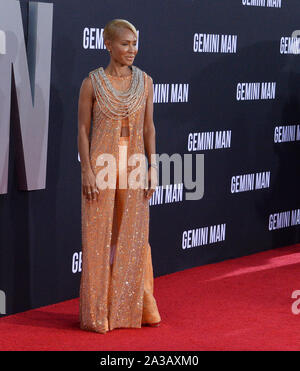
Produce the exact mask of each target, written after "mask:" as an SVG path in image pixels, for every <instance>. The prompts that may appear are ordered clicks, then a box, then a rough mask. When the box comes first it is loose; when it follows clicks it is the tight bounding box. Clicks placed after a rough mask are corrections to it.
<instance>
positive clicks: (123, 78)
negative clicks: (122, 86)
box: [101, 65, 134, 93]
mask: <svg viewBox="0 0 300 371" xmlns="http://www.w3.org/2000/svg"><path fill="white" fill-rule="evenodd" d="M129 68H130V69H131V71H132V73H131V75H128V76H113V75H110V74H109V73H106V72H105V71H104V68H103V67H101V70H102V73H103V74H104V76H105V77H106V78H107V80H108V81H109V83H110V85H111V86H112V88H113V89H114V90H115V91H117V92H118V93H126V92H127V91H129V90H130V88H131V87H132V83H133V68H134V66H133V65H132V66H130V67H129ZM110 76H111V77H112V78H113V79H114V78H115V79H120V80H125V79H128V78H129V77H130V78H131V81H130V85H129V87H128V89H127V90H119V89H116V88H115V87H114V86H113V85H112V83H111V81H110V78H109V77H110ZM110 90H111V89H110ZM112 93H113V91H112Z"/></svg>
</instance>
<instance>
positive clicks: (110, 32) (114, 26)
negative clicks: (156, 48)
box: [103, 18, 137, 41]
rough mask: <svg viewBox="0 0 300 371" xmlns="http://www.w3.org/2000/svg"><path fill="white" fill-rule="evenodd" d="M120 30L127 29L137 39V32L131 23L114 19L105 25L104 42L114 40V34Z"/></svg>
mask: <svg viewBox="0 0 300 371" xmlns="http://www.w3.org/2000/svg"><path fill="white" fill-rule="evenodd" d="M120 28H128V29H129V30H130V31H132V32H133V33H134V34H135V36H136V38H137V31H136V28H135V27H134V25H133V24H132V23H130V22H128V21H126V19H119V18H116V19H113V20H111V21H109V22H108V23H107V24H106V25H105V27H104V30H103V40H104V41H106V40H114V38H115V36H116V33H117V31H118V29H120Z"/></svg>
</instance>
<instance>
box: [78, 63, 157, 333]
mask: <svg viewBox="0 0 300 371" xmlns="http://www.w3.org/2000/svg"><path fill="white" fill-rule="evenodd" d="M132 67H133V68H135V69H136V71H135V72H136V75H137V76H138V77H139V82H138V83H139V88H140V89H139V91H140V93H139V96H138V97H136V99H135V103H134V102H129V103H132V104H131V105H130V108H128V107H129V105H128V106H126V107H125V108H124V110H123V112H127V115H126V114H125V115H124V114H122V117H120V116H119V115H118V114H115V115H114V114H113V113H112V112H111V111H109V114H106V113H107V112H108V110H109V107H108V106H105V107H104V101H105V100H104V99H101V94H99V91H100V93H101V91H102V92H103V91H104V90H105V91H106V92H107V94H110V97H111V99H114V98H115V99H116V101H117V97H114V94H113V92H112V89H111V87H110V86H109V84H107V82H106V79H108V80H109V82H110V84H111V86H113V88H114V89H116V90H118V91H120V92H123V91H127V90H129V89H130V87H132V83H133V77H132V76H133V73H132V74H131V75H129V76H125V77H118V76H112V75H109V74H105V72H104V70H103V68H102V67H99V68H97V69H95V70H93V71H91V72H90V73H89V77H90V78H91V80H92V83H93V88H94V92H95V96H96V99H95V100H94V103H93V111H92V121H93V123H92V133H91V141H90V162H91V167H92V169H93V171H94V173H95V175H96V174H97V172H98V171H99V170H101V169H103V167H105V166H106V165H105V166H99V165H98V164H97V158H99V156H101V154H104V153H109V154H111V155H113V156H114V158H115V159H116V164H118V162H119V155H120V154H119V148H120V144H123V145H124V141H123V138H122V136H121V135H122V134H121V129H122V127H123V128H124V127H126V126H127V127H128V129H127V130H128V134H129V135H128V136H129V138H128V141H126V143H127V145H126V148H127V151H126V155H127V156H128V158H129V157H130V156H131V155H133V154H143V155H145V149H144V139H143V128H144V118H145V108H146V99H147V95H148V78H147V74H146V72H144V71H142V70H140V69H139V68H138V67H136V66H132ZM103 74H105V75H103ZM99 84H101V86H100V87H99ZM141 87H142V89H141ZM99 88H101V89H99ZM127 108H128V109H127ZM120 138H122V139H120ZM120 156H121V155H120ZM123 160H124V159H123ZM134 168H136V165H135V166H131V165H128V166H127V169H126V171H127V177H129V173H130V171H132V170H133V169H134ZM116 178H117V177H116ZM116 192H118V189H112V188H105V189H100V190H99V195H98V201H97V200H93V201H88V200H87V199H86V197H85V196H84V195H83V192H82V190H81V230H82V272H81V281H80V296H79V299H80V300H79V319H80V328H81V329H83V330H88V331H94V332H98V333H106V332H107V331H109V330H113V329H114V328H124V327H127V328H128V327H133V328H140V327H141V326H142V324H147V323H156V322H159V321H160V320H161V317H160V314H159V311H158V308H157V303H156V300H155V298H154V295H153V267H152V258H151V246H150V244H149V242H148V238H149V200H148V199H147V198H146V197H145V195H144V189H142V188H137V189H133V188H131V187H127V188H126V190H125V191H123V190H122V195H123V196H122V197H123V198H122V205H123V206H122V210H121V209H119V210H118V211H119V212H120V210H121V212H122V218H121V224H120V227H119V230H118V235H114V233H115V232H114V228H113V221H114V215H115V213H114V211H116V210H115V209H114V208H117V209H118V207H120V205H118V201H117V199H118V198H117V197H116ZM114 225H115V224H114ZM112 241H116V245H115V249H114V253H113V262H112V264H110V263H111V258H112V256H111V252H112Z"/></svg>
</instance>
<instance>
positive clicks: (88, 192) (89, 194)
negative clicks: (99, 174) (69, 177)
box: [81, 169, 99, 201]
mask: <svg viewBox="0 0 300 371" xmlns="http://www.w3.org/2000/svg"><path fill="white" fill-rule="evenodd" d="M81 179H82V192H83V194H84V196H86V198H87V200H88V201H92V200H97V201H98V195H99V190H98V188H97V184H96V177H95V174H94V173H93V171H92V170H91V169H90V170H88V171H87V172H82V173H81Z"/></svg>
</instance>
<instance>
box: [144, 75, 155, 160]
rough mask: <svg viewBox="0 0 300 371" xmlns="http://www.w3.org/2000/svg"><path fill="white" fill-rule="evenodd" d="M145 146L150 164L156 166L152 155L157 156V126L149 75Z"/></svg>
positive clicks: (151, 82) (151, 83) (151, 81)
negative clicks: (154, 120) (155, 124)
mask: <svg viewBox="0 0 300 371" xmlns="http://www.w3.org/2000/svg"><path fill="white" fill-rule="evenodd" d="M144 146H145V152H146V155H147V157H148V163H149V164H150V163H151V160H153V161H152V163H154V164H155V157H154V158H153V159H152V158H151V155H152V154H155V153H156V152H155V146H156V143H155V126H154V122H153V80H152V78H151V76H149V75H148V97H147V102H146V111H145V121H144Z"/></svg>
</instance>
